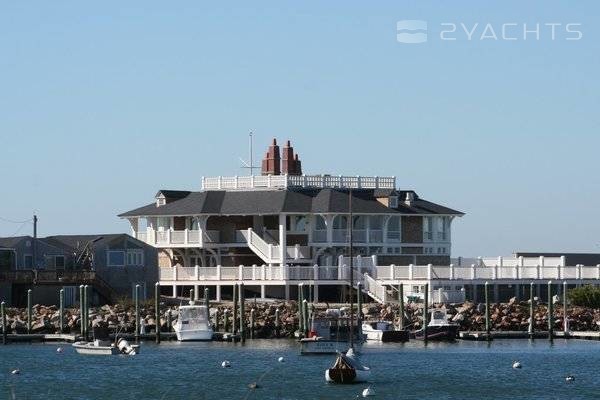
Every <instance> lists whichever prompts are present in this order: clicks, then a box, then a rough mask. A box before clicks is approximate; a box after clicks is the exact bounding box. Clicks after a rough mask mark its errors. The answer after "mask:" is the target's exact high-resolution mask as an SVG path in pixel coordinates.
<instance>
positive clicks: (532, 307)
mask: <svg viewBox="0 0 600 400" xmlns="http://www.w3.org/2000/svg"><path fill="white" fill-rule="evenodd" d="M534 311H535V300H534V298H533V282H531V283H530V284H529V331H528V333H529V337H530V338H531V339H533V337H534V325H533V319H534V315H533V313H534Z"/></svg>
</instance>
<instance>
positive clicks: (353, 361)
mask: <svg viewBox="0 0 600 400" xmlns="http://www.w3.org/2000/svg"><path fill="white" fill-rule="evenodd" d="M370 378H371V368H369V367H366V366H364V365H362V364H361V363H360V361H359V360H358V358H357V357H356V355H355V354H354V351H353V350H352V349H349V350H348V352H347V353H346V354H344V353H339V354H338V356H337V358H336V359H335V362H334V363H333V365H332V366H331V368H329V369H327V370H325V380H326V381H327V382H331V383H343V384H349V383H358V382H367V381H368V380H369V379H370Z"/></svg>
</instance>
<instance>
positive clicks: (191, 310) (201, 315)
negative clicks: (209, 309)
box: [179, 307, 208, 324]
mask: <svg viewBox="0 0 600 400" xmlns="http://www.w3.org/2000/svg"><path fill="white" fill-rule="evenodd" d="M179 316H180V318H181V320H182V322H183V323H189V324H202V323H206V321H207V319H208V318H207V315H206V307H185V308H183V307H182V308H181V310H180V311H179Z"/></svg>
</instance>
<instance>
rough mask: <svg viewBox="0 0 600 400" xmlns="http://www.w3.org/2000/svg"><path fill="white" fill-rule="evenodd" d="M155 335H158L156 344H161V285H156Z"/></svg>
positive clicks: (157, 283)
mask: <svg viewBox="0 0 600 400" xmlns="http://www.w3.org/2000/svg"><path fill="white" fill-rule="evenodd" d="M154 320H155V321H156V322H155V323H154V327H155V328H154V334H155V335H156V344H160V327H161V324H160V283H159V282H156V283H155V284H154Z"/></svg>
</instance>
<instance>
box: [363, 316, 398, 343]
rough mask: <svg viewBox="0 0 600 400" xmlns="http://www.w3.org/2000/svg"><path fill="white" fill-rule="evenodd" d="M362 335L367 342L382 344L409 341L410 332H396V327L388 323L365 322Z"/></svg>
mask: <svg viewBox="0 0 600 400" xmlns="http://www.w3.org/2000/svg"><path fill="white" fill-rule="evenodd" d="M362 333H363V335H364V336H366V338H367V340H376V341H380V342H406V341H408V331H404V330H396V329H394V325H393V324H392V323H391V322H388V321H376V322H363V324H362Z"/></svg>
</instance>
